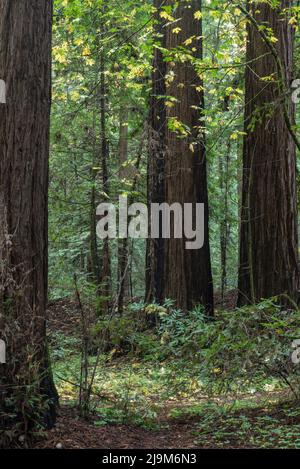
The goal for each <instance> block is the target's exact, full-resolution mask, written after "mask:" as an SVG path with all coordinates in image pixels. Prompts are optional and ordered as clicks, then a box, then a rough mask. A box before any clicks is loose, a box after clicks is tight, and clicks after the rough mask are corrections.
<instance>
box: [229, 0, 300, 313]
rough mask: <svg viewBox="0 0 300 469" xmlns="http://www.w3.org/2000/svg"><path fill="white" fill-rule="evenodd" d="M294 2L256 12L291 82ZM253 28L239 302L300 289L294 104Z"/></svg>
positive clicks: (264, 6) (250, 35) (264, 5)
mask: <svg viewBox="0 0 300 469" xmlns="http://www.w3.org/2000/svg"><path fill="white" fill-rule="evenodd" d="M290 6H291V1H290V0H282V1H281V8H279V9H273V8H271V7H270V6H269V5H268V4H267V3H261V4H259V5H256V6H255V8H253V9H254V10H255V12H253V11H250V14H251V15H254V18H255V20H256V22H257V23H258V24H259V25H264V27H266V28H271V29H272V30H273V34H274V36H275V37H276V38H277V42H274V45H275V47H276V50H277V54H278V58H279V59H280V61H281V62H282V71H283V73H284V74H285V76H284V81H285V83H284V84H283V85H285V86H287V87H288V86H289V84H290V81H291V78H292V65H293V37H292V27H291V26H290V25H289V23H288V19H287V18H286V17H285V16H284V14H283V9H284V8H288V7H290ZM249 8H250V6H249ZM247 29H248V41H247V57H246V62H247V63H249V62H250V61H252V63H251V65H250V66H248V67H247V69H246V98H245V99H246V108H245V132H247V135H246V136H245V139H244V155H243V199H242V222H241V240H240V268H239V300H238V302H239V305H243V304H247V303H254V302H257V301H259V300H260V299H261V298H267V297H271V296H274V295H280V294H287V295H289V296H290V297H292V298H294V299H296V297H297V290H298V252H297V245H298V239H297V206H296V182H295V175H296V158H295V153H296V152H295V143H294V141H293V138H292V136H291V135H290V133H289V130H288V126H287V124H286V119H285V116H284V108H285V107H286V109H287V114H288V117H289V119H290V120H291V122H293V121H294V108H293V105H292V102H290V101H289V98H286V96H283V93H282V92H281V90H280V86H278V81H280V80H281V79H282V77H281V76H280V74H279V73H278V67H277V65H276V61H275V59H274V56H273V55H272V54H270V50H269V48H268V47H267V45H266V43H265V42H264V40H263V39H262V38H261V36H260V34H259V32H258V31H257V28H256V26H255V25H254V24H253V23H249V24H248V27H247ZM267 76H268V77H269V76H273V81H272V82H270V81H266V79H265V77H267ZM284 99H286V100H287V101H286V102H285V103H284V101H283V100H284Z"/></svg>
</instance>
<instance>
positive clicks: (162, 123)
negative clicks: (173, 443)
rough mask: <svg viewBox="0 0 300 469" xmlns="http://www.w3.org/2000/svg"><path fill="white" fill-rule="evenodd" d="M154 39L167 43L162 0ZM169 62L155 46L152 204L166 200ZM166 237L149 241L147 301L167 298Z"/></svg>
mask: <svg viewBox="0 0 300 469" xmlns="http://www.w3.org/2000/svg"><path fill="white" fill-rule="evenodd" d="M153 6H154V8H155V9H156V10H155V14H154V21H155V24H154V36H155V37H154V39H155V43H156V45H157V44H159V45H160V46H161V47H165V45H166V35H165V31H166V28H165V27H164V23H163V21H162V18H161V17H160V13H161V11H162V10H161V8H160V6H161V0H154V2H153ZM165 76H166V62H165V61H164V59H163V54H162V51H161V50H160V49H159V48H158V47H154V57H153V72H152V95H151V100H150V119H149V136H148V138H149V156H148V178H147V184H148V205H149V207H150V204H151V203H158V204H161V203H163V202H165V184H164V159H165V136H166V107H165V102H164V99H163V98H162V97H163V96H165V95H166V85H165ZM164 245H165V242H164V239H163V238H162V237H160V238H157V239H151V238H150V237H149V239H148V240H147V253H146V295H145V298H146V302H150V301H153V300H155V301H157V302H158V303H161V302H162V301H163V292H164Z"/></svg>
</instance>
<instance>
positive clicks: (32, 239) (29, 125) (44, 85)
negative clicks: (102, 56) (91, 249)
mask: <svg viewBox="0 0 300 469" xmlns="http://www.w3.org/2000/svg"><path fill="white" fill-rule="evenodd" d="M51 23H52V2H51V1H50V0H40V1H39V2H33V1H32V0H22V1H21V2H20V1H18V0H1V2H0V76H1V78H3V79H4V80H5V82H6V85H7V96H6V102H7V103H6V105H5V104H0V220H1V234H0V265H1V279H0V289H1V297H2V298H1V302H0V317H1V324H0V330H1V331H2V332H3V331H5V332H6V338H7V352H8V353H7V364H6V365H5V369H4V370H2V371H3V373H2V374H1V377H0V380H1V384H4V385H7V386H8V388H7V395H6V397H7V400H6V401H5V402H3V401H0V414H1V412H2V411H3V406H4V407H5V406H8V407H9V402H12V403H13V404H12V405H13V409H10V411H13V413H14V414H15V415H16V419H17V420H20V421H23V423H24V424H25V431H26V430H28V429H29V426H28V425H30V424H33V422H34V421H39V420H41V418H42V419H43V422H44V423H45V424H46V425H48V426H51V425H53V424H54V421H55V403H56V399H57V394H56V391H55V388H54V385H53V381H52V377H51V371H50V367H49V361H48V354H47V346H46V305H47V276H48V233H47V232H48V156H49V125H50V99H51V82H50V80H51ZM24 386H26V391H25V390H24V391H22V392H20V389H22V388H23V387H24ZM13 390H15V391H16V392H14V391H13ZM2 396H3V394H2ZM18 396H19V397H18ZM26 396H27V397H28V398H30V399H31V402H27V401H26ZM33 399H35V401H33ZM48 399H49V405H48V406H46V400H48ZM32 402H35V406H34V408H33V407H32ZM41 402H44V404H45V407H44V409H41V414H39V413H38V411H39V406H40V403H41ZM24 409H26V412H25V413H24ZM25 422H27V425H26V423H25ZM23 430H24V429H23Z"/></svg>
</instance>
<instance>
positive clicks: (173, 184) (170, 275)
mask: <svg viewBox="0 0 300 469" xmlns="http://www.w3.org/2000/svg"><path fill="white" fill-rule="evenodd" d="M167 3H168V4H169V5H174V1H172V0H169V1H168V2H167ZM198 11H201V1H199V0H191V1H188V2H180V3H179V4H178V5H177V7H176V9H175V12H174V13H173V16H175V18H176V19H178V21H177V22H176V27H178V28H181V30H180V32H174V31H173V29H174V24H172V25H171V26H169V27H168V28H167V41H166V47H167V49H169V50H170V51H172V50H173V49H174V48H177V47H180V46H183V47H185V48H187V47H188V48H189V52H190V54H191V55H192V56H194V57H195V58H200V59H201V58H202V22H201V19H197V18H195V16H194V15H195V13H196V12H198ZM186 41H188V42H189V41H191V44H189V45H186V43H185V42H186ZM167 74H174V79H173V81H171V83H170V85H169V86H168V88H167V95H168V96H172V97H174V98H175V102H174V103H173V106H171V107H168V108H167V119H168V121H169V122H168V123H170V119H172V118H176V119H177V120H178V121H179V122H181V123H182V124H183V125H184V126H187V127H188V129H189V135H188V137H185V138H182V137H181V138H179V137H178V136H177V134H176V133H175V132H174V131H172V130H170V129H169V128H168V129H167V133H166V142H167V152H166V165H165V184H166V202H167V203H169V204H170V205H171V204H173V203H175V202H179V203H180V204H181V205H182V206H183V204H184V203H192V204H194V206H195V204H196V203H204V205H205V227H204V228H205V243H204V246H203V247H202V249H198V250H186V249H185V242H186V240H185V239H170V240H166V252H165V266H164V268H165V282H166V283H165V292H164V296H165V297H168V298H171V299H173V300H175V303H176V305H177V306H178V307H180V308H182V309H184V310H186V309H190V308H192V307H193V306H195V305H197V304H202V305H204V307H205V310H206V313H207V314H209V315H210V314H212V313H213V284H212V273H211V261H210V249H209V231H208V215H209V214H208V194H207V175H206V155H205V141H204V140H205V139H204V135H203V132H201V130H200V128H201V127H203V116H201V109H203V108H204V96H203V91H202V90H203V88H202V80H201V79H200V77H199V75H197V73H196V71H195V67H194V64H193V63H192V61H189V60H185V61H177V63H173V62H168V63H167ZM168 127H169V126H168ZM194 208H195V207H194Z"/></svg>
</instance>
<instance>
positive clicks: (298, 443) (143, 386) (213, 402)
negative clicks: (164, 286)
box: [50, 298, 300, 448]
mask: <svg viewBox="0 0 300 469" xmlns="http://www.w3.org/2000/svg"><path fill="white" fill-rule="evenodd" d="M59 307H60V308H61V306H59ZM72 307H73V314H75V315H76V314H77V322H78V324H77V329H76V328H75V329H71V330H70V328H68V326H66V328H65V330H64V332H61V331H60V330H57V329H56V328H55V327H54V328H53V330H52V331H51V333H50V344H51V356H52V362H53V373H54V378H55V382H56V386H57V389H58V392H59V394H60V399H61V404H62V406H63V407H65V406H66V407H68V408H78V407H79V409H81V412H82V416H83V417H85V418H86V419H88V421H89V422H90V425H91V426H94V427H95V428H99V427H106V426H108V425H110V426H111V425H116V426H117V425H123V424H126V425H133V426H140V427H142V428H145V429H147V430H149V431H151V432H152V433H153V435H154V436H153V437H154V438H155V435H156V434H158V435H159V432H160V431H162V430H163V429H167V428H169V427H170V425H171V426H172V425H174V424H176V423H178V422H183V421H184V422H190V428H189V435H190V441H191V442H192V443H193V445H196V446H197V445H199V446H200V447H228V446H229V447H231V446H232V447H263V448H268V447H274V445H275V446H277V447H284V448H298V447H300V404H298V402H299V389H300V368H299V365H297V364H294V363H293V361H292V353H293V349H292V343H293V341H294V340H295V339H297V338H298V337H299V333H300V318H299V312H298V311H293V310H289V309H283V308H282V307H281V306H280V305H279V303H278V301H277V299H276V298H274V299H270V300H266V301H264V302H262V303H260V304H259V305H257V306H247V307H243V308H240V309H236V310H235V311H224V310H219V311H217V313H216V317H215V318H214V320H209V321H208V320H207V318H206V317H205V314H204V312H203V310H201V308H197V309H195V310H193V311H191V312H189V313H188V314H186V313H183V312H182V311H180V310H178V309H175V308H174V306H173V305H172V302H171V301H167V302H166V303H165V304H164V305H163V306H158V305H156V304H148V305H145V304H143V303H136V304H131V305H128V306H127V308H126V311H125V312H124V314H123V315H122V316H118V315H114V316H113V317H103V316H100V317H97V315H94V314H92V305H91V304H90V303H86V304H85V303H84V301H83V304H81V307H82V309H84V316H87V317H88V318H89V320H90V323H89V324H88V326H87V327H88V329H87V335H88V343H83V341H82V338H81V335H80V330H81V327H82V323H81V321H82V317H83V316H82V311H80V310H79V309H78V307H77V305H76V302H75V303H73V306H72ZM66 308H67V309H70V304H69V302H67V305H66ZM65 314H67V313H65ZM53 318H54V316H52V314H50V325H52V322H53ZM91 318H92V319H91ZM72 321H74V317H73V319H72ZM51 329H52V327H51ZM76 330H77V333H76ZM85 346H86V347H87V349H88V356H85V352H84V347H85ZM85 373H86V374H85ZM84 399H87V402H84Z"/></svg>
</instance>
